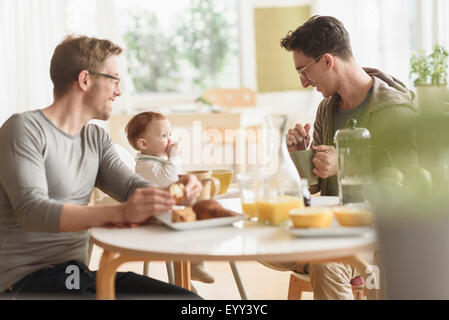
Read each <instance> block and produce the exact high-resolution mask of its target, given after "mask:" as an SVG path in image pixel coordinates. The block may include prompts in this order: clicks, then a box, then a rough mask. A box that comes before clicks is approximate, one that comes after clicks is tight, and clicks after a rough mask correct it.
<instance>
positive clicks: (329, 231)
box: [289, 226, 374, 237]
mask: <svg viewBox="0 0 449 320" xmlns="http://www.w3.org/2000/svg"><path fill="white" fill-rule="evenodd" d="M289 230H290V233H291V234H293V235H295V236H298V237H359V236H364V235H367V234H370V233H371V232H374V228H373V227H342V226H330V227H329V228H304V229H303V228H294V227H291V228H290V229H289Z"/></svg>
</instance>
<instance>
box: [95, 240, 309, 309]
mask: <svg viewBox="0 0 449 320" xmlns="http://www.w3.org/2000/svg"><path fill="white" fill-rule="evenodd" d="M100 256H101V249H100V248H98V247H96V246H95V247H94V250H93V253H92V259H91V263H90V265H89V267H90V269H91V270H97V269H98V265H99V261H100ZM206 267H207V270H208V271H209V272H210V273H211V274H212V275H213V276H214V277H215V283H213V284H205V283H201V282H197V281H193V282H192V283H193V285H194V286H195V287H196V289H197V290H198V294H199V295H200V296H201V297H203V298H204V299H209V300H212V299H213V300H239V299H240V295H239V292H238V289H237V285H236V284H235V281H234V277H233V275H232V271H231V267H230V266H229V263H228V262H206ZM237 268H238V270H239V273H240V277H241V278H242V281H243V285H244V287H245V290H246V294H247V296H248V299H249V300H285V299H287V292H288V283H289V279H290V273H289V272H279V271H276V270H272V269H269V268H267V267H264V266H263V265H261V264H259V263H257V262H252V261H251V262H246V261H245V262H237ZM119 271H133V272H135V273H139V274H142V273H143V263H126V264H123V265H122V266H121V267H120V268H119ZM150 276H151V277H152V278H155V279H159V280H162V281H167V271H166V268H165V263H164V262H151V263H150ZM303 299H312V293H308V292H307V293H305V294H304V295H303Z"/></svg>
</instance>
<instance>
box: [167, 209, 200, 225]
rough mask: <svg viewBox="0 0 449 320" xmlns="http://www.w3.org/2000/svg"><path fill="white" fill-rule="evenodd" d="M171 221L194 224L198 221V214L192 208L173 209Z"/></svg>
mask: <svg viewBox="0 0 449 320" xmlns="http://www.w3.org/2000/svg"><path fill="white" fill-rule="evenodd" d="M171 220H172V222H192V221H196V214H195V212H193V210H192V208H191V207H185V208H183V209H173V214H172V216H171Z"/></svg>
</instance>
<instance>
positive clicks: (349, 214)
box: [334, 206, 374, 227]
mask: <svg viewBox="0 0 449 320" xmlns="http://www.w3.org/2000/svg"><path fill="white" fill-rule="evenodd" d="M334 212H335V216H336V217H337V220H338V222H339V223H340V224H341V225H342V226H345V227H360V226H369V225H371V224H373V223H374V214H373V213H372V212H371V211H370V210H369V209H368V208H365V207H362V206H339V207H335V208H334Z"/></svg>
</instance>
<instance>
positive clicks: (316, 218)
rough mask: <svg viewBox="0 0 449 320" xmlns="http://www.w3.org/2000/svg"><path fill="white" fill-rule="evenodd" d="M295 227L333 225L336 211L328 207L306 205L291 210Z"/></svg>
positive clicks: (291, 217)
mask: <svg viewBox="0 0 449 320" xmlns="http://www.w3.org/2000/svg"><path fill="white" fill-rule="evenodd" d="M289 215H290V219H291V220H292V222H293V226H294V227H295V228H327V227H329V226H330V225H331V222H332V218H333V217H334V211H333V210H332V209H331V208H327V207H305V208H301V209H293V210H290V211H289Z"/></svg>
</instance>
